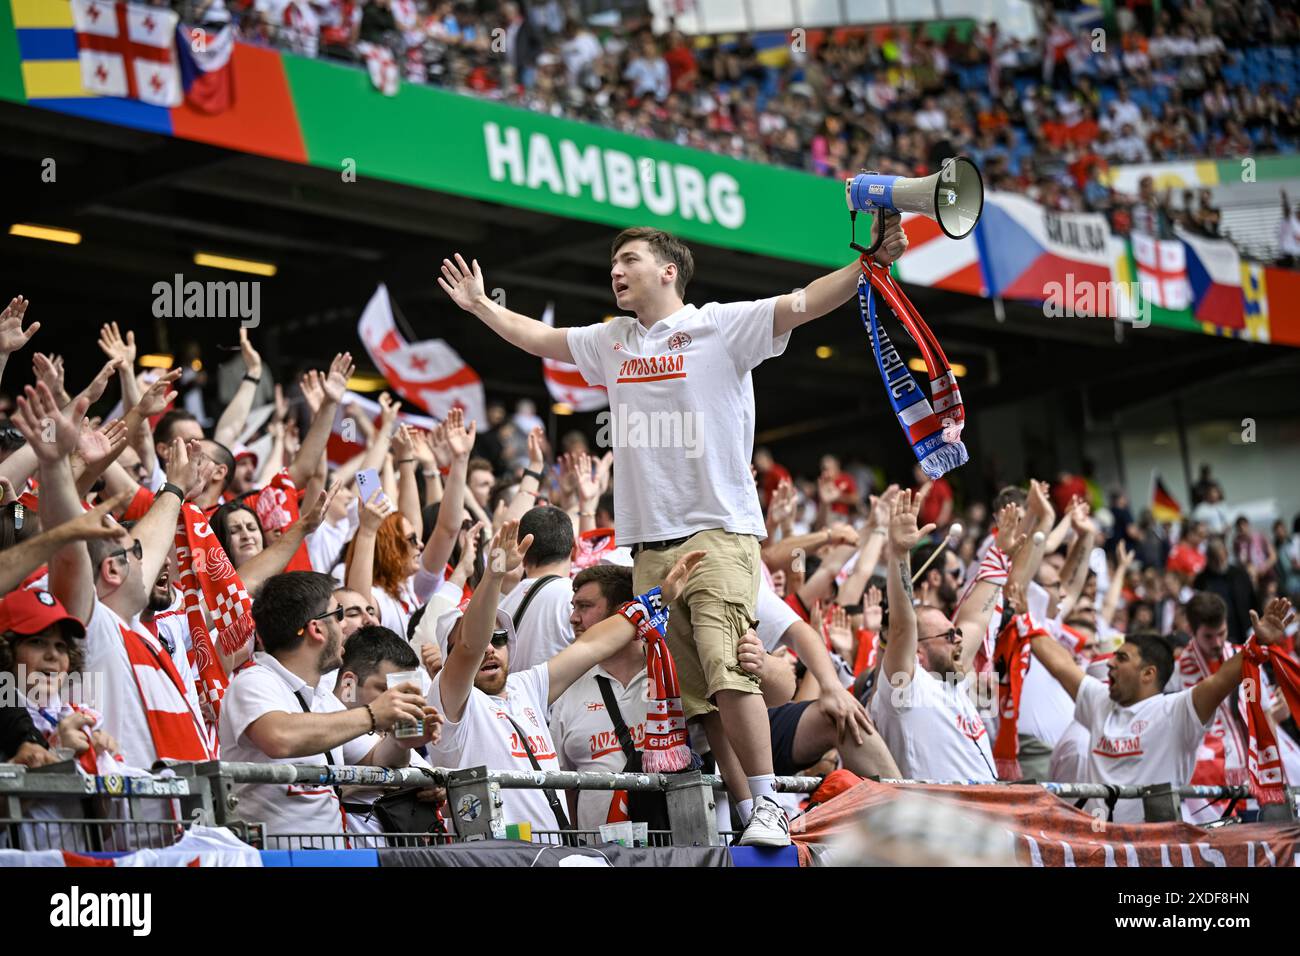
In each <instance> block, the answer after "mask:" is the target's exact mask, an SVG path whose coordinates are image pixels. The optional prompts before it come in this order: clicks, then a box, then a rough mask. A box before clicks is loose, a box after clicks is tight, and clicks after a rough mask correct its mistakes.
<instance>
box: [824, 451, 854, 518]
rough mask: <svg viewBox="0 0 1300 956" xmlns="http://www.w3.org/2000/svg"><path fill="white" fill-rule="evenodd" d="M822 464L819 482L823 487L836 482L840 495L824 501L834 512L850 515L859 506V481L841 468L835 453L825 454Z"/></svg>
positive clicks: (845, 515)
mask: <svg viewBox="0 0 1300 956" xmlns="http://www.w3.org/2000/svg"><path fill="white" fill-rule="evenodd" d="M821 464H822V473H821V478H820V479H819V484H820V485H821V486H823V487H829V486H830V485H831V484H834V486H835V488H836V490H837V491H838V492H839V495H838V497H835V498H832V499H830V500H829V501H823V503H824V504H828V505H829V506H830V510H831V512H832V513H833V514H837V515H840V516H842V517H848V516H849V515H850V514H852V513H853V511H854V509H855V508H856V507H857V503H858V483H857V482H856V481H854V480H853V476H852V475H850V474H848V473H847V472H845V471H843V470H842V469H841V468H840V460H839V459H838V458H836V457H835V456H834V455H823V456H822V462H821Z"/></svg>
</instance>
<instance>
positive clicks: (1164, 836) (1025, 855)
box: [790, 780, 1300, 867]
mask: <svg viewBox="0 0 1300 956" xmlns="http://www.w3.org/2000/svg"><path fill="white" fill-rule="evenodd" d="M904 793H906V794H908V795H914V796H918V797H921V798H923V799H927V800H935V801H945V802H950V803H956V804H958V805H959V806H960V807H961V808H962V809H963V810H966V811H968V812H973V813H983V814H985V815H986V816H987V817H988V818H989V822H990V824H991V825H993V826H1001V827H1002V828H1003V829H1005V830H1007V831H1008V832H1009V833H1010V834H1011V835H1012V836H1013V837H1014V838H1015V843H1016V855H1017V857H1018V858H1019V859H1020V862H1021V863H1022V864H1023V865H1025V866H1116V867H1126V866H1146V867H1200V866H1267V867H1278V866H1296V865H1297V864H1298V863H1300V861H1298V860H1297V857H1296V846H1297V843H1300V825H1297V824H1295V823H1245V824H1240V825H1234V826H1229V827H1221V828H1218V829H1213V830H1206V829H1203V828H1201V827H1198V826H1193V825H1192V824H1190V823H1131V824H1122V823H1106V822H1104V821H1099V820H1097V819H1096V818H1095V817H1093V816H1092V815H1091V814H1089V813H1084V812H1083V811H1082V810H1076V809H1074V807H1073V805H1072V804H1068V803H1066V802H1064V801H1063V800H1060V799H1058V798H1057V797H1054V796H1052V794H1050V793H1048V792H1047V791H1046V790H1044V789H1042V788H1041V787H1038V786H1035V785H1032V784H1030V785H1025V786H1000V785H986V786H938V785H933V786H930V785H923V784H884V783H874V782H872V781H870V780H864V781H863V782H862V783H860V784H858V785H857V786H856V787H854V788H853V789H851V790H848V791H845V792H844V793H842V794H840V795H839V796H838V797H835V798H834V799H833V800H829V801H827V802H826V803H824V804H822V805H821V806H819V807H816V808H815V809H813V810H812V811H811V812H809V813H807V814H805V815H804V816H802V817H800V818H798V819H796V820H794V821H792V822H791V824H790V836H791V837H792V838H793V839H794V842H795V845H796V846H797V847H798V849H799V865H800V866H809V865H811V864H812V851H811V850H810V849H809V846H810V845H812V844H815V843H822V842H826V841H828V840H831V838H833V837H834V836H835V835H836V834H837V833H840V832H842V831H844V830H846V829H848V828H849V827H851V826H853V825H854V820H855V818H856V817H857V815H858V814H859V813H860V812H862V811H863V810H867V809H869V808H871V807H877V806H880V805H882V804H884V803H887V802H889V801H891V800H894V799H896V798H898V797H899V796H901V795H902V794H904Z"/></svg>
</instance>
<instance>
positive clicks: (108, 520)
mask: <svg viewBox="0 0 1300 956" xmlns="http://www.w3.org/2000/svg"><path fill="white" fill-rule="evenodd" d="M130 500H131V492H129V491H124V492H122V493H121V494H120V495H116V496H114V497H112V498H109V499H108V500H107V501H101V502H100V503H99V504H97V505H95V507H93V508H91V509H90V510H89V511H87V512H85V513H84V514H81V515H78V516H77V517H76V518H73V519H72V520H71V521H66V522H64V523H63V524H61V525H59V530H61V531H62V532H64V533H65V534H67V535H68V537H69V539H70V540H72V541H112V540H114V539H116V538H118V537H120V536H121V534H122V526H121V525H120V524H118V523H117V520H116V519H115V518H114V517H113V512H114V511H116V510H117V509H118V508H121V507H123V506H125V505H126V504H127V502H129V501H130Z"/></svg>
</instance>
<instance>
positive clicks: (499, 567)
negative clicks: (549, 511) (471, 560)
mask: <svg viewBox="0 0 1300 956" xmlns="http://www.w3.org/2000/svg"><path fill="white" fill-rule="evenodd" d="M532 546H533V536H532V535H531V534H526V535H524V539H523V540H522V541H520V540H519V522H518V521H504V522H502V524H501V527H500V528H498V529H497V532H496V534H494V535H492V541H491V543H490V544H489V545H488V561H487V570H486V572H485V573H484V576H485V577H493V578H498V579H499V578H504V577H505V576H506V575H507V574H509V573H510V572H512V571H515V570H517V569H518V568H519V566H520V565H522V564H523V563H524V555H525V554H527V553H528V549H529V548H531V547H532Z"/></svg>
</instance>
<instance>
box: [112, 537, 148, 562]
mask: <svg viewBox="0 0 1300 956" xmlns="http://www.w3.org/2000/svg"><path fill="white" fill-rule="evenodd" d="M128 554H130V555H133V556H134V557H135V559H136V560H137V561H143V560H144V545H142V544H141V543H140V542H139V541H138V540H136V541H132V542H131V547H129V548H118V549H117V550H116V551H110V552H109V554H108V556H109V557H110V558H125V557H126V556H127V555H128Z"/></svg>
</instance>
